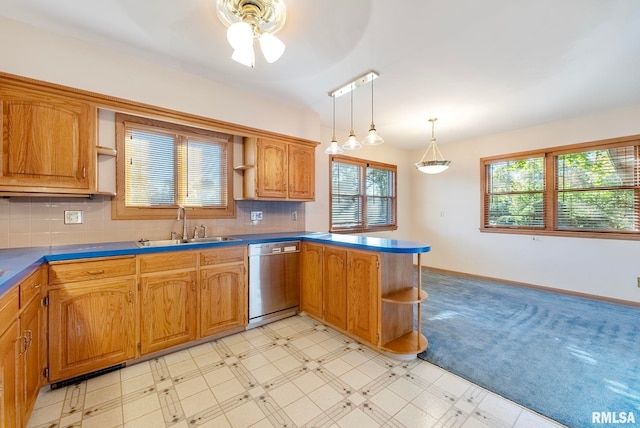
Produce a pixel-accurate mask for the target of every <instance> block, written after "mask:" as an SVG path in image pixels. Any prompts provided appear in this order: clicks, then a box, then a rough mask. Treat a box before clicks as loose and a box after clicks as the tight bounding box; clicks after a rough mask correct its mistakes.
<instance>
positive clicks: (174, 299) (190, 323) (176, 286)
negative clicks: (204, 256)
mask: <svg viewBox="0 0 640 428" xmlns="http://www.w3.org/2000/svg"><path fill="white" fill-rule="evenodd" d="M196 280H197V278H196V271H195V270H192V271H187V272H167V273H159V274H155V275H150V276H144V277H143V278H142V279H141V290H142V291H141V293H140V353H141V354H142V355H144V354H148V353H150V352H155V351H159V350H161V349H165V348H168V347H171V346H174V345H179V344H181V343H186V342H189V341H191V340H194V339H196V303H197V295H196V293H197V286H196Z"/></svg>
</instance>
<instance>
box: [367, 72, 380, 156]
mask: <svg viewBox="0 0 640 428" xmlns="http://www.w3.org/2000/svg"><path fill="white" fill-rule="evenodd" d="M374 80H375V77H373V75H372V77H371V127H369V134H367V136H366V137H364V140H362V144H364V145H366V146H377V145H379V144H382V143H384V140H383V139H382V137H381V136H380V135H378V131H376V125H375V124H374V123H373V81H374Z"/></svg>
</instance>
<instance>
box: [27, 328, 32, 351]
mask: <svg viewBox="0 0 640 428" xmlns="http://www.w3.org/2000/svg"><path fill="white" fill-rule="evenodd" d="M26 333H27V348H31V344H32V343H33V331H31V330H30V329H29V330H27V331H26Z"/></svg>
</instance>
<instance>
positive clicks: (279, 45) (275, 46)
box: [259, 33, 285, 63]
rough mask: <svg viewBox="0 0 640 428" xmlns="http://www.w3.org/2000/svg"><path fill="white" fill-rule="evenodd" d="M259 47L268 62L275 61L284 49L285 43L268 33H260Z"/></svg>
mask: <svg viewBox="0 0 640 428" xmlns="http://www.w3.org/2000/svg"><path fill="white" fill-rule="evenodd" d="M259 40H260V49H261V50H262V54H263V55H264V58H265V59H266V60H267V62H268V63H272V62H276V61H277V60H278V59H280V57H281V56H282V54H283V53H284V50H285V44H284V43H283V42H282V40H280V39H279V38H277V37H276V36H274V35H273V34H269V33H262V34H261V35H260V39H259Z"/></svg>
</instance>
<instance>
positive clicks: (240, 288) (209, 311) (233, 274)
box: [200, 263, 247, 337]
mask: <svg viewBox="0 0 640 428" xmlns="http://www.w3.org/2000/svg"><path fill="white" fill-rule="evenodd" d="M200 284H201V292H200V336H201V337H206V336H211V335H213V334H216V333H220V332H223V331H225V330H229V329H232V328H236V327H244V326H245V325H247V293H246V288H247V286H246V284H247V280H246V269H245V267H244V263H240V264H237V263H236V264H235V265H232V266H220V267H214V268H210V269H203V270H201V273H200Z"/></svg>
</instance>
